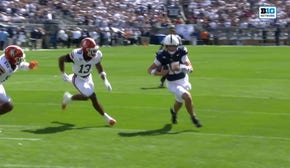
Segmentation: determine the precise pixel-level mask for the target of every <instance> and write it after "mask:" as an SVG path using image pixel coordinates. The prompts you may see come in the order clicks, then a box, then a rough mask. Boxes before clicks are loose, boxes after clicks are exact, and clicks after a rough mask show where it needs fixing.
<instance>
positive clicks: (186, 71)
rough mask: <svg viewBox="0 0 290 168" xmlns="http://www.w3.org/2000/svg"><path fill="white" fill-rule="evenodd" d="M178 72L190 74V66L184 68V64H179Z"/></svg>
mask: <svg viewBox="0 0 290 168" xmlns="http://www.w3.org/2000/svg"><path fill="white" fill-rule="evenodd" d="M180 70H181V71H182V72H183V73H190V72H192V68H191V67H190V66H186V65H184V64H180Z"/></svg>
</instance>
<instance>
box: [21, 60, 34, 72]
mask: <svg viewBox="0 0 290 168" xmlns="http://www.w3.org/2000/svg"><path fill="white" fill-rule="evenodd" d="M37 67H38V62H37V61H30V62H26V61H23V62H21V63H20V65H19V69H21V70H29V69H37Z"/></svg>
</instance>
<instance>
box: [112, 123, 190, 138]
mask: <svg viewBox="0 0 290 168" xmlns="http://www.w3.org/2000/svg"><path fill="white" fill-rule="evenodd" d="M171 129H172V124H165V125H164V126H163V127H162V128H160V129H155V130H146V131H138V132H119V133H118V134H119V135H120V136H122V137H134V136H154V135H164V134H179V133H182V132H193V130H184V131H178V132H170V131H171Z"/></svg>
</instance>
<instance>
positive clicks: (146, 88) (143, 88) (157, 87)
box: [140, 86, 166, 90]
mask: <svg viewBox="0 0 290 168" xmlns="http://www.w3.org/2000/svg"><path fill="white" fill-rule="evenodd" d="M165 88H166V87H160V86H156V87H141V88H140V89H142V90H150V89H165Z"/></svg>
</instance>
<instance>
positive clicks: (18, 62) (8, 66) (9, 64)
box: [0, 45, 38, 115]
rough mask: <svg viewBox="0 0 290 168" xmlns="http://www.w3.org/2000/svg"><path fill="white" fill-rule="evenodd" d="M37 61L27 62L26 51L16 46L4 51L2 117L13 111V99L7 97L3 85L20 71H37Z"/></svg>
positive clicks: (0, 59)
mask: <svg viewBox="0 0 290 168" xmlns="http://www.w3.org/2000/svg"><path fill="white" fill-rule="evenodd" d="M37 66H38V62H37V61H31V62H26V61H25V54H24V51H23V50H22V49H21V48H20V47H19V46H16V45H10V46H8V47H6V48H5V49H4V53H3V54H2V55H1V56H0V115H3V114H5V113H7V112H9V111H11V110H12V109H13V103H12V101H11V98H10V97H9V96H7V95H6V92H5V89H4V87H3V83H4V82H5V81H6V80H7V79H8V78H9V77H10V76H11V75H12V74H13V73H15V72H16V71H17V70H18V69H21V70H28V69H36V68H37Z"/></svg>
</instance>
